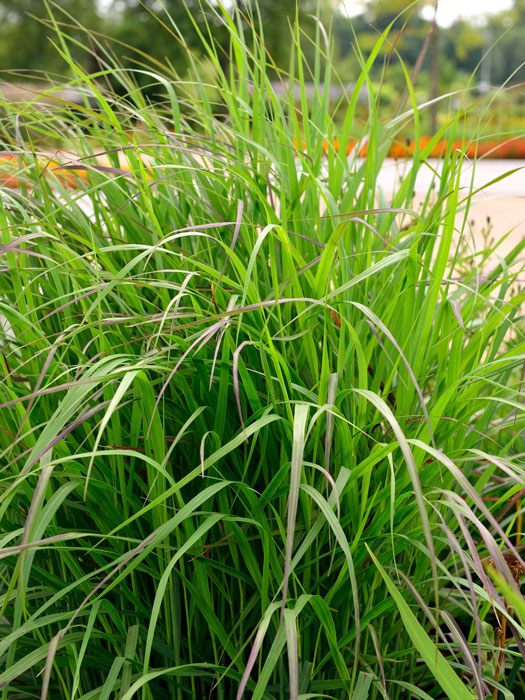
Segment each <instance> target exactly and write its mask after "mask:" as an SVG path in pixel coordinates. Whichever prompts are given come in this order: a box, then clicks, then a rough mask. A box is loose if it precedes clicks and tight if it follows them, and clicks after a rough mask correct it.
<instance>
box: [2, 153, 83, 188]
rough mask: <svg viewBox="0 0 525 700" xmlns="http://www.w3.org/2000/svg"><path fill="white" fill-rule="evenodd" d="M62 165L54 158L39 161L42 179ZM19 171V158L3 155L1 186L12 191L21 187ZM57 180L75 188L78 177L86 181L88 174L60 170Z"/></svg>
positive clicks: (57, 173) (56, 174)
mask: <svg viewBox="0 0 525 700" xmlns="http://www.w3.org/2000/svg"><path fill="white" fill-rule="evenodd" d="M61 165H62V164H61V163H59V161H57V160H54V159H52V158H50V159H48V160H45V159H43V158H41V159H39V160H38V167H39V168H40V177H44V176H48V175H49V174H50V173H52V172H53V171H54V169H55V168H60V167H61ZM18 169H19V160H18V156H15V155H1V156H0V185H1V186H3V187H10V188H12V189H18V188H19V187H20V185H21V177H20V176H19V175H18V174H16V173H17V170H18ZM53 174H54V175H55V176H56V178H57V179H58V180H59V181H60V182H61V183H62V184H63V185H65V186H66V187H70V188H75V187H76V186H77V184H78V180H77V177H80V178H82V179H86V176H87V173H86V171H85V170H82V171H74V170H60V171H58V172H56V173H54V172H53Z"/></svg>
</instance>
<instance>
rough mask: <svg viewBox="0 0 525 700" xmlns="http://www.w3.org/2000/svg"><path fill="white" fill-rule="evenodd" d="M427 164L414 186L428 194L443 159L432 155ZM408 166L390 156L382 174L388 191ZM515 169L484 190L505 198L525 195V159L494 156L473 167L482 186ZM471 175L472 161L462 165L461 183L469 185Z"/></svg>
mask: <svg viewBox="0 0 525 700" xmlns="http://www.w3.org/2000/svg"><path fill="white" fill-rule="evenodd" d="M427 163H428V166H427V165H423V166H422V167H421V170H420V171H419V173H418V176H417V180H416V187H415V189H416V194H423V193H426V192H427V191H428V188H429V187H430V185H431V182H432V178H433V177H434V173H433V171H432V169H434V170H437V171H438V172H439V171H440V169H441V161H440V160H439V159H437V158H429V159H428V161H427ZM409 167H410V161H405V160H394V159H393V158H387V160H386V161H385V165H384V167H383V169H382V171H381V174H380V176H379V182H380V184H381V185H382V186H383V187H384V188H385V190H386V191H387V192H391V191H392V190H393V189H394V186H395V185H396V183H398V182H399V179H400V178H402V177H403V175H404V174H405V173H407V172H408V170H409ZM516 169H517V172H515V173H513V174H512V175H509V176H508V177H505V178H503V179H502V180H500V181H499V182H496V183H494V184H493V185H491V186H490V187H489V188H487V189H486V190H484V191H483V194H484V195H486V196H494V195H501V196H506V197H509V196H510V197H519V196H521V197H525V160H499V159H494V160H480V161H478V162H477V163H476V167H475V169H474V187H475V188H479V187H482V186H483V185H486V184H487V183H488V182H491V181H492V180H495V179H496V178H498V177H500V176H502V175H504V174H505V173H508V172H509V171H511V170H516ZM472 175H473V168H472V163H468V162H466V163H465V164H464V165H463V169H462V173H461V184H462V186H465V187H469V185H470V182H471V180H472ZM524 205H525V200H524ZM524 216H525V214H524Z"/></svg>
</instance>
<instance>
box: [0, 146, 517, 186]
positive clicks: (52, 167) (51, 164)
mask: <svg viewBox="0 0 525 700" xmlns="http://www.w3.org/2000/svg"><path fill="white" fill-rule="evenodd" d="M293 143H294V146H295V148H299V145H298V143H297V141H295V140H294V142H293ZM358 143H359V142H358V141H355V140H354V139H350V140H349V141H348V143H347V146H346V154H347V155H350V153H351V152H352V151H353V149H354V148H355V147H356V146H357V145H358ZM429 143H430V138H428V137H427V138H422V139H420V141H419V149H420V150H423V149H425V148H426V147H427V146H428V144H429ZM448 146H449V143H448V142H447V141H437V142H436V143H435V144H434V145H433V146H432V148H431V150H430V153H429V154H428V155H429V157H431V158H440V157H442V156H443V155H444V154H445V152H446V150H447V148H448ZM305 148H306V146H305V144H304V143H303V150H304V149H305ZM329 148H334V150H336V151H339V150H340V148H341V146H340V144H339V141H337V139H334V141H333V142H332V144H330V143H329V142H328V140H326V139H325V140H324V141H323V151H324V152H325V153H328V150H329ZM452 149H453V150H462V151H463V152H464V153H465V155H466V156H468V157H469V158H474V157H475V156H477V157H478V158H479V157H480V156H483V157H485V158H504V159H512V158H523V159H525V139H512V140H509V141H480V142H478V143H474V142H467V141H453V142H452ZM414 150H415V144H414V143H411V142H410V141H408V142H406V143H403V142H401V141H397V142H395V143H393V144H392V146H391V147H390V151H389V154H388V155H389V156H390V157H391V158H411V157H412V156H413V154H414ZM367 153H368V144H367V143H365V144H363V145H361V146H360V147H359V154H358V155H359V157H360V158H364V157H366V155H367ZM18 158H19V157H18V156H17V155H12V154H2V155H0V186H3V187H10V188H15V189H16V188H19V187H20V184H21V176H20V175H18V174H17V170H19V167H20V166H19V159H18ZM38 167H39V168H40V177H45V176H49V175H50V174H51V173H53V175H54V177H56V178H57V180H59V181H60V182H61V184H62V185H64V186H66V187H70V188H72V189H74V188H75V187H77V185H78V180H79V179H81V180H84V181H85V180H87V177H88V170H89V168H90V166H89V165H85V164H82V163H77V164H76V163H75V162H72V161H71V160H69V162H68V163H67V165H64V163H61V162H60V161H59V160H57V159H56V158H55V157H49V158H44V157H41V158H39V159H38ZM91 167H95V168H97V169H101V170H108V171H112V172H113V173H115V174H124V173H126V174H127V173H129V172H130V170H131V168H130V167H129V163H127V162H126V161H124V162H122V163H121V168H120V170H119V169H115V168H111V167H109V162H108V160H107V158H97V160H96V165H94V166H91Z"/></svg>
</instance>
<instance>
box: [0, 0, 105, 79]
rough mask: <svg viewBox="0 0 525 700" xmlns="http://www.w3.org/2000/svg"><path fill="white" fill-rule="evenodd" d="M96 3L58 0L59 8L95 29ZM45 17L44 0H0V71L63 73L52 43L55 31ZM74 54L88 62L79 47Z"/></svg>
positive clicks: (98, 19) (78, 0)
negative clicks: (0, 68) (19, 70)
mask: <svg viewBox="0 0 525 700" xmlns="http://www.w3.org/2000/svg"><path fill="white" fill-rule="evenodd" d="M97 5H98V3H97V0H60V5H59V7H60V9H62V10H64V12H66V13H70V14H72V15H73V16H74V17H75V19H76V20H77V21H78V22H80V23H81V24H82V25H84V26H86V27H89V28H91V29H96V28H97V27H98V26H99V24H100V17H99V14H98V12H97ZM56 14H57V17H58V18H59V19H65V17H64V15H62V16H60V14H61V13H60V12H57V13H56ZM31 17H34V18H36V19H31ZM38 20H40V21H38ZM46 20H49V14H48V11H47V8H46V3H45V2H44V1H43V0H0V66H1V67H2V69H3V70H8V71H9V70H18V69H22V70H23V71H27V70H31V71H36V70H41V71H45V72H56V73H59V74H60V73H63V71H64V62H63V60H62V58H61V57H60V55H59V54H58V52H57V50H56V48H55V47H54V46H53V45H52V43H51V40H52V39H53V37H54V30H53V28H52V27H51V26H50V25H49V24H46V22H45V21H46ZM76 57H77V58H79V59H80V60H84V63H86V62H87V59H86V55H85V54H82V51H81V50H76ZM11 79H12V78H11Z"/></svg>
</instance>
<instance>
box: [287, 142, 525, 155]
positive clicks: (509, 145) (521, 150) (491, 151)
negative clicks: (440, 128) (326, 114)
mask: <svg viewBox="0 0 525 700" xmlns="http://www.w3.org/2000/svg"><path fill="white" fill-rule="evenodd" d="M429 143H430V138H428V137H426V138H421V139H420V141H419V149H420V150H423V149H424V148H426V147H427V146H428V144H429ZM357 144H358V142H357V141H355V140H353V139H350V141H349V142H348V144H347V146H346V154H347V155H350V153H351V152H352V151H353V149H354V148H355V147H356V145H357ZM294 146H295V147H296V148H297V147H298V144H297V141H294ZM448 146H449V142H448V141H437V142H436V143H435V144H434V145H433V146H432V148H431V150H430V153H429V157H431V158H440V157H442V156H443V155H444V154H445V152H446V150H447V147H448ZM304 147H305V146H304V144H303V148H304ZM329 147H330V144H329V142H328V141H327V140H326V139H325V140H324V141H323V150H324V152H325V153H327V152H328V149H329ZM332 147H333V148H334V150H336V151H339V149H340V144H339V141H338V140H337V139H334V141H333V142H332ZM452 149H453V150H462V151H463V152H464V153H465V155H467V156H468V157H469V158H474V157H475V156H477V157H478V158H479V157H480V156H484V157H485V158H523V159H525V139H512V140H509V141H494V140H492V141H480V142H468V141H459V140H456V141H453V142H452ZM414 150H415V143H414V142H410V141H409V142H407V143H403V142H401V141H398V142H395V143H393V144H392V146H391V147H390V151H389V153H388V155H389V156H390V157H391V158H411V157H412V156H413V154H414ZM367 153H368V144H367V143H365V144H363V145H362V146H361V147H360V148H359V153H358V155H359V157H360V158H364V157H365V156H366V155H367Z"/></svg>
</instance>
